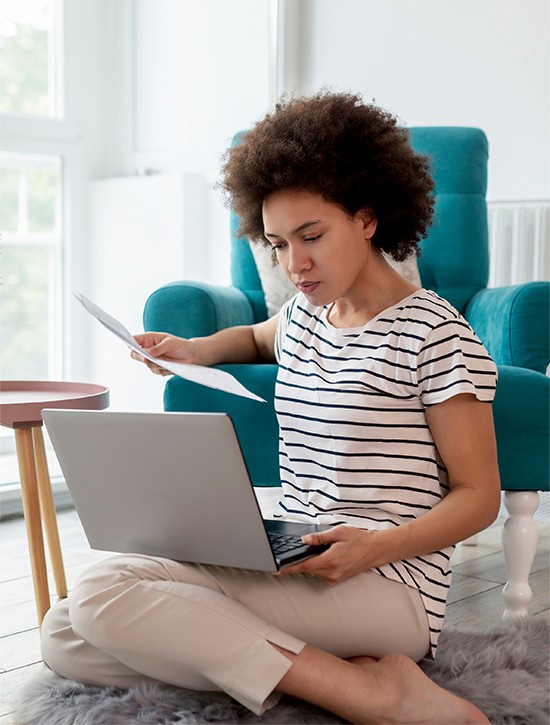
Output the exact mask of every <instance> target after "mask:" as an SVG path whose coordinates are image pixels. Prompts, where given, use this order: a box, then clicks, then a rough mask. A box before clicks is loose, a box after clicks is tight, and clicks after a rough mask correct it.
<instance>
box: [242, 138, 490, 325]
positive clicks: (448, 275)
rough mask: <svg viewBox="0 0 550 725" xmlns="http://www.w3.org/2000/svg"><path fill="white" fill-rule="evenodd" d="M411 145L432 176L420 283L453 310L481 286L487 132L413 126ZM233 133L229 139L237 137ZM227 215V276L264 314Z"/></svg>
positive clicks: (485, 254)
mask: <svg viewBox="0 0 550 725" xmlns="http://www.w3.org/2000/svg"><path fill="white" fill-rule="evenodd" d="M409 131H410V134H411V141H412V145H413V147H414V149H415V150H416V151H418V152H419V153H421V154H425V155H427V156H429V158H430V160H431V164H432V174H433V177H434V180H435V195H436V204H435V215H434V221H433V225H432V228H431V230H430V233H429V235H428V237H427V238H426V239H425V240H424V241H423V242H422V245H421V249H422V254H421V256H420V258H419V260H418V268H419V272H420V277H421V279H422V284H423V285H424V286H425V287H427V288H428V289H432V290H434V291H435V292H437V293H438V294H440V295H441V296H442V297H444V298H445V299H447V300H449V302H451V304H453V305H454V306H455V307H456V308H457V309H458V311H459V312H464V309H465V308H466V305H467V303H468V301H469V300H470V299H471V298H472V297H473V295H474V294H475V293H476V292H478V291H479V290H480V289H484V288H485V287H486V286H487V281H488V278H489V243H488V230H487V203H486V200H485V195H486V191H487V159H488V143H487V137H486V136H485V134H484V133H483V131H482V130H480V129H478V128H466V127H454V126H448V127H444V126H443V127H437V126H434V127H413V128H410V129H409ZM244 133H246V132H244V131H243V132H241V133H238V134H237V135H236V136H235V137H234V139H233V145H235V144H238V143H240V140H241V138H242V136H243V134H244ZM238 226H239V221H238V218H237V216H236V215H235V214H232V215H231V279H232V283H233V285H234V286H235V287H238V288H239V289H241V290H242V291H243V292H244V293H245V294H246V295H247V297H248V298H249V299H250V301H251V304H252V307H253V309H254V312H255V315H256V319H257V321H260V320H262V319H265V318H266V316H267V312H266V307H265V302H264V296H263V291H262V285H261V282H260V277H259V275H258V271H257V269H256V264H255V262H254V257H253V256H252V253H251V251H250V248H249V245H248V243H247V241H246V239H243V238H242V237H239V236H238V235H237V229H238Z"/></svg>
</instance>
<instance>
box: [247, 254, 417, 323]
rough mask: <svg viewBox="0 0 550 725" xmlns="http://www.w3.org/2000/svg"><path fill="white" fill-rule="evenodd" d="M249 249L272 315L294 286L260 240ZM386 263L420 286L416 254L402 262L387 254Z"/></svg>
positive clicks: (291, 292)
mask: <svg viewBox="0 0 550 725" xmlns="http://www.w3.org/2000/svg"><path fill="white" fill-rule="evenodd" d="M250 249H251V251H252V254H253V256H254V261H255V262H256V267H257V268H258V274H259V275H260V282H261V283H262V289H263V291H264V295H265V304H266V307H267V314H268V316H269V317H273V315H276V314H277V312H279V310H280V309H281V307H282V306H283V305H284V303H285V302H286V301H287V300H289V299H290V298H291V297H294V295H295V294H296V293H297V289H296V287H295V286H294V285H293V284H292V283H291V282H290V281H289V280H288V278H287V277H286V275H285V273H284V272H283V270H282V269H281V267H280V265H279V264H273V257H272V252H271V249H270V248H269V247H266V246H265V245H263V244H262V243H261V242H255V243H254V242H253V243H251V244H250ZM384 257H385V258H386V260H387V261H388V263H389V264H390V265H391V266H392V267H393V268H394V269H395V270H397V272H399V274H400V275H401V276H402V277H404V278H405V279H406V280H408V281H409V282H412V283H413V284H415V285H416V286H417V287H422V282H421V281H420V274H419V273H418V263H417V261H416V255H414V254H413V255H411V256H410V257H407V259H405V260H404V261H403V262H396V261H395V259H392V258H391V257H389V256H388V255H386V254H385V255H384Z"/></svg>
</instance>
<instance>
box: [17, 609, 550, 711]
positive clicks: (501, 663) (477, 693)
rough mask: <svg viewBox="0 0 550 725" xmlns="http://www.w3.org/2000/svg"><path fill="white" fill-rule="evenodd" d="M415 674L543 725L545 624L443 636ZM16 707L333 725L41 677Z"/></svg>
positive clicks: (219, 700)
mask: <svg viewBox="0 0 550 725" xmlns="http://www.w3.org/2000/svg"><path fill="white" fill-rule="evenodd" d="M421 667H422V669H423V670H424V671H425V672H426V674H428V675H429V676H430V677H431V678H432V679H433V680H434V681H435V682H437V683H438V684H439V685H441V686H442V687H445V688H446V689H447V690H450V691H451V692H454V693H455V694H457V695H459V696H461V697H464V698H466V699H467V700H470V701H471V702H473V703H474V704H475V705H477V706H478V707H479V708H480V709H481V710H482V711H483V712H485V714H486V715H487V717H488V718H489V720H490V721H491V722H492V723H502V725H548V723H549V721H550V711H549V677H550V668H549V625H548V620H547V619H546V618H530V619H526V620H523V621H520V622H519V623H515V624H509V625H504V624H502V625H500V626H499V628H498V629H493V630H490V631H486V632H472V633H467V632H461V631H458V630H452V629H447V630H445V631H444V632H443V634H442V635H441V643H440V647H439V651H438V655H437V658H436V660H435V661H428V660H424V661H423V662H422V663H421ZM17 699H18V702H17V703H16V722H17V724H18V725H127V724H128V723H139V725H183V724H185V725H190V724H192V725H199V724H200V723H280V724H285V723H286V724H287V725H298V724H301V723H341V722H342V721H341V720H339V719H338V718H336V717H335V716H333V715H330V714H329V713H326V712H324V711H322V710H319V709H317V708H314V707H311V706H309V705H306V704H304V703H301V702H298V701H296V700H291V699H289V698H283V699H282V700H281V702H280V703H279V704H278V705H277V706H276V707H274V708H273V709H271V710H269V711H268V712H266V713H265V714H264V715H263V716H262V717H256V716H255V715H253V714H252V713H251V712H250V711H248V710H246V709H245V708H243V707H242V706H240V705H239V704H238V703H236V702H235V701H234V700H231V699H229V698H227V697H225V696H223V695H220V696H215V695H212V694H211V693H210V694H209V693H197V692H189V691H187V690H178V689H172V688H170V689H168V688H161V687H153V686H141V687H134V688H132V689H131V690H124V691H122V690H116V689H112V688H97V687H88V686H86V685H82V684H80V683H77V682H72V681H70V680H65V679H63V678H61V677H58V676H57V675H54V674H53V673H51V672H49V671H48V672H45V673H43V674H41V675H39V676H38V677H36V678H35V679H33V680H32V681H31V682H29V683H28V684H27V685H26V686H25V687H24V688H23V689H22V690H21V692H20V693H19V695H18V698H17Z"/></svg>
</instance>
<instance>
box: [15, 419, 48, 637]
mask: <svg viewBox="0 0 550 725" xmlns="http://www.w3.org/2000/svg"><path fill="white" fill-rule="evenodd" d="M15 444H16V449H17V460H18V463H19V473H20V477H21V497H22V499H23V513H24V515H25V526H26V529H27V541H28V545H29V556H30V560H31V570H32V580H33V585H34V598H35V602H36V612H37V614H38V626H39V627H40V626H41V625H42V620H43V619H44V615H45V614H46V612H47V611H48V609H49V608H50V591H49V588H48V575H47V572H46V558H45V556H44V537H43V536H42V521H41V518H40V501H39V498H38V488H37V482H36V465H35V459H34V448H33V441H32V431H31V429H30V428H16V429H15Z"/></svg>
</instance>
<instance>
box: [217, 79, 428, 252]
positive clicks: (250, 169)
mask: <svg viewBox="0 0 550 725" xmlns="http://www.w3.org/2000/svg"><path fill="white" fill-rule="evenodd" d="M220 186H221V188H222V189H223V190H224V192H225V193H226V195H227V198H228V201H229V204H230V206H231V207H232V208H233V209H234V210H235V212H236V213H237V214H238V216H239V219H240V228H239V233H240V234H242V235H243V236H246V237H248V238H249V239H250V240H252V241H263V242H264V243H265V244H268V242H267V240H266V239H265V237H264V236H263V232H264V227H263V221H262V204H263V201H264V199H265V198H266V197H268V196H269V195H270V194H272V193H274V192H275V191H279V190H281V189H299V190H305V191H310V192H312V193H316V194H319V195H320V196H322V197H323V199H325V200H326V201H329V202H332V203H334V204H337V205H338V206H340V207H341V208H342V209H343V210H344V211H345V212H347V213H348V214H350V215H351V216H353V215H355V214H356V213H357V212H358V211H359V210H361V209H365V208H368V209H370V210H371V211H372V213H373V214H374V216H375V217H376V219H377V221H378V225H377V229H376V233H375V235H374V237H373V239H372V241H373V243H374V244H375V245H376V246H377V247H378V248H379V249H381V250H383V251H384V252H386V253H387V254H388V255H390V256H391V257H393V258H394V259H395V260H398V261H399V260H403V259H405V258H406V257H408V256H409V255H410V254H412V253H413V252H416V253H417V254H418V250H417V246H418V243H419V242H420V240H421V239H423V238H425V237H426V235H427V232H428V229H429V226H430V223H431V219H432V215H433V205H434V198H433V188H434V183H433V180H432V178H431V175H430V171H429V162H428V159H427V157H424V156H420V155H419V154H417V153H415V152H414V151H413V149H412V148H411V145H410V142H409V134H408V131H407V130H406V129H405V128H403V127H400V126H399V125H398V122H397V119H396V118H395V117H393V116H392V115H391V114H390V113H388V112H387V111H384V110H383V109H381V108H379V107H378V106H375V105H371V104H365V103H364V102H363V101H362V99H361V98H360V96H358V95H355V94H351V93H332V92H329V91H320V92H319V93H316V94H315V95H313V96H310V97H302V98H294V99H290V100H283V101H281V102H280V103H278V104H277V106H276V108H275V111H274V112H273V113H271V114H268V115H267V116H266V117H265V118H264V119H263V120H261V121H260V122H258V123H257V124H256V125H255V126H254V127H253V128H252V130H250V131H248V132H247V133H246V134H244V136H243V139H242V143H240V144H239V145H237V146H234V147H233V148H231V149H229V150H228V151H227V153H226V156H225V159H224V163H223V166H222V180H221V183H220Z"/></svg>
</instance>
